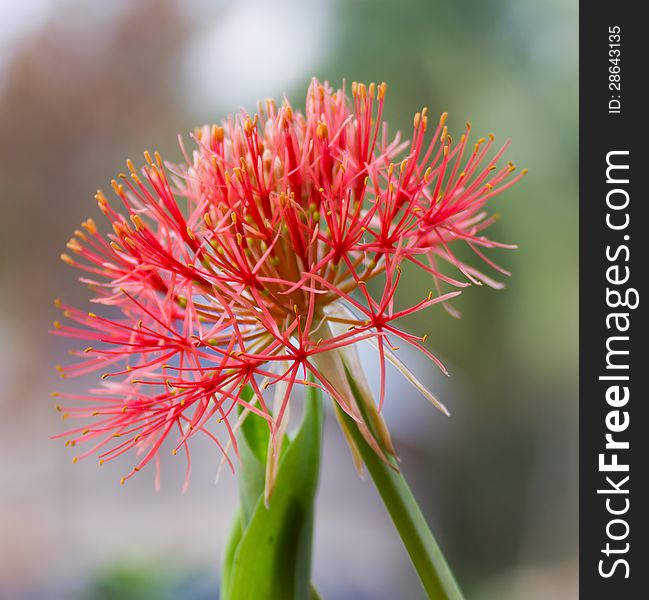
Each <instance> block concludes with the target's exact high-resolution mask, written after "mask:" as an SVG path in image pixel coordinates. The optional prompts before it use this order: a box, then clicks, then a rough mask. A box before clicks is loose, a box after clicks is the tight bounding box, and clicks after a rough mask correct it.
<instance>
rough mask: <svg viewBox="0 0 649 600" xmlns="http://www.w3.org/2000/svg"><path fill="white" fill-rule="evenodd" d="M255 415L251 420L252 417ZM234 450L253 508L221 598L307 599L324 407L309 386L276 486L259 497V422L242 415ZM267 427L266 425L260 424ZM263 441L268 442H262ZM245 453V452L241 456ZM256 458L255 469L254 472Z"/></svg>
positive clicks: (244, 495)
mask: <svg viewBox="0 0 649 600" xmlns="http://www.w3.org/2000/svg"><path fill="white" fill-rule="evenodd" d="M253 417H256V418H253ZM249 421H250V423H249V425H248V429H247V430H244V431H243V435H242V436H241V438H242V443H241V444H240V448H239V452H240V454H242V458H241V462H242V466H246V467H247V468H248V470H249V473H248V475H247V476H246V477H245V479H246V481H245V482H243V483H242V484H241V486H242V498H241V500H242V509H243V511H244V512H245V508H244V504H246V503H249V502H250V500H251V498H252V495H253V493H255V490H256V491H257V492H258V496H257V501H256V504H255V506H254V510H253V511H252V512H251V515H250V518H249V520H248V521H247V524H246V520H245V518H244V520H243V521H242V522H243V523H244V524H245V525H244V531H243V535H242V537H241V540H240V541H239V543H238V545H237V549H236V551H235V553H234V557H233V560H232V563H231V566H230V569H229V573H228V575H227V577H226V581H227V588H225V591H224V594H223V596H224V600H249V599H250V598H254V599H255V600H309V598H312V597H313V596H312V591H311V585H310V572H311V545H312V537H313V516H314V501H315V494H316V489H317V485H318V478H319V471H320V446H321V437H322V435H321V434H322V422H323V408H322V400H321V398H320V392H319V390H317V389H315V388H308V390H307V397H306V401H305V408H304V418H303V420H302V423H301V425H300V427H299V430H298V432H297V434H296V436H295V438H294V439H293V440H292V441H291V442H290V443H289V444H288V445H287V446H286V447H285V448H284V449H283V452H282V457H281V459H280V465H279V470H278V474H277V482H276V485H275V490H274V493H273V495H272V496H271V498H270V502H269V506H268V508H267V507H266V506H265V505H264V501H263V485H264V471H263V469H264V457H265V452H266V449H265V448H264V453H263V454H261V453H260V450H261V448H262V447H263V445H262V444H263V438H261V437H260V435H261V432H260V426H261V424H262V423H259V422H257V421H262V422H263V419H261V418H260V417H257V416H256V415H250V416H249V417H248V418H247V419H246V423H248V422H249ZM265 427H266V428H267V425H265ZM266 444H267V442H266ZM244 453H248V454H245V457H244ZM253 459H254V460H256V461H258V463H259V464H258V466H259V469H260V470H259V471H257V472H255V468H256V467H255V462H254V461H253Z"/></svg>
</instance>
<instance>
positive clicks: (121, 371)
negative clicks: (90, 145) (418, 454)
mask: <svg viewBox="0 0 649 600" xmlns="http://www.w3.org/2000/svg"><path fill="white" fill-rule="evenodd" d="M385 92H386V86H385V84H381V85H379V86H375V85H374V84H370V85H369V86H367V87H366V86H365V85H363V84H356V83H354V84H353V85H352V98H351V100H350V99H349V98H348V97H347V96H346V94H345V92H344V90H338V91H334V90H333V89H332V88H330V87H329V86H328V85H327V84H324V85H323V84H320V83H319V82H318V81H316V80H314V81H313V82H312V84H311V86H310V87H309V90H308V93H307V98H306V110H305V114H304V115H303V114H301V113H299V112H297V111H294V110H293V109H292V107H291V106H290V105H289V104H288V102H287V101H285V102H284V103H283V104H282V106H281V107H279V108H278V107H277V105H276V104H275V102H273V101H272V100H267V101H266V102H265V103H263V104H262V103H260V104H259V107H258V112H257V113H256V114H255V115H254V116H250V115H248V114H246V113H242V114H240V115H239V116H237V117H230V118H229V119H228V120H227V121H225V122H224V123H222V125H220V126H217V125H214V126H212V127H207V126H206V127H203V128H202V129H198V130H196V131H195V133H194V136H193V137H194V140H195V142H196V148H195V149H194V150H193V152H192V153H191V155H190V154H188V152H186V151H185V149H184V148H183V154H184V157H185V164H182V165H178V166H175V165H169V164H166V163H163V161H162V159H161V158H160V156H159V155H158V154H157V153H156V154H155V156H154V157H151V156H150V155H149V153H148V152H145V159H146V165H145V166H144V167H143V168H142V169H141V170H139V171H138V170H136V168H135V167H134V166H133V164H132V163H131V161H128V167H129V169H130V176H126V175H121V176H120V181H119V182H117V181H113V188H114V191H115V193H116V195H117V197H118V198H119V200H121V204H122V207H121V208H120V209H119V210H118V209H115V208H113V207H111V205H110V204H109V202H108V200H107V199H106V197H105V196H104V194H103V193H102V192H101V191H100V192H98V193H97V196H96V197H97V200H98V202H99V207H100V208H101V211H102V212H103V213H104V215H105V216H106V217H107V218H108V220H109V221H110V222H111V224H112V228H113V232H112V233H111V234H109V235H108V236H103V235H102V234H101V233H99V231H98V229H97V227H96V225H95V223H94V222H93V221H92V220H90V219H89V220H88V221H86V222H85V223H83V231H81V230H78V231H76V232H75V237H73V238H72V240H70V242H69V243H68V248H69V249H70V250H71V251H72V252H73V253H74V254H75V255H76V256H77V257H78V258H76V257H75V258H73V257H72V256H71V255H68V254H64V255H62V259H63V260H64V261H65V262H67V263H69V264H72V265H74V266H76V267H78V268H80V269H82V270H83V271H85V272H86V274H87V275H85V276H84V277H83V278H82V281H83V282H85V283H87V284H90V286H91V289H92V290H93V291H94V292H95V294H96V295H95V298H94V299H93V302H95V303H98V304H102V305H107V306H108V307H113V308H112V310H109V309H107V310H106V314H110V315H113V316H110V317H109V316H105V317H104V316H99V315H95V314H94V313H84V312H80V311H78V310H76V309H73V308H71V307H69V306H65V305H63V304H60V303H58V305H59V306H60V307H61V308H62V309H63V311H64V313H63V314H64V316H65V317H67V318H68V319H69V320H70V321H71V322H72V324H71V325H66V326H62V325H60V324H59V323H58V322H57V323H55V328H54V330H53V333H55V334H58V335H64V336H67V337H72V338H77V339H83V340H88V341H89V342H90V343H91V344H92V345H91V347H88V348H86V349H85V350H84V351H81V352H77V353H76V354H78V356H79V358H80V361H79V362H77V363H76V364H73V365H70V366H66V367H63V368H61V369H60V370H61V373H62V374H63V375H80V374H83V373H87V372H90V371H93V370H102V371H104V375H103V376H102V378H103V379H104V382H103V384H102V386H101V387H99V388H98V389H95V390H91V391H90V393H89V394H88V395H86V396H81V397H79V396H73V395H70V394H57V395H60V396H62V397H65V398H68V399H71V400H76V401H78V402H76V403H74V405H73V406H70V407H65V408H61V410H62V411H63V412H64V416H65V417H69V418H71V419H80V420H83V421H84V422H87V421H89V423H86V424H84V425H81V426H79V427H78V428H75V429H72V430H70V431H68V432H66V433H65V434H63V435H65V436H68V437H69V442H68V443H70V444H72V445H76V444H80V443H81V442H87V443H88V446H89V447H88V450H87V451H85V452H84V453H83V454H81V455H80V456H79V458H81V457H84V456H87V455H89V454H92V453H99V456H100V459H101V461H100V462H103V461H104V460H107V459H110V458H114V457H115V456H118V455H120V454H122V453H124V452H126V451H127V450H130V449H131V448H135V449H136V450H137V455H138V460H137V463H136V466H135V467H134V468H133V470H132V471H131V472H130V473H129V474H128V475H127V476H126V477H125V478H124V479H127V478H129V477H130V476H131V475H132V474H133V473H135V472H136V471H138V470H139V469H141V468H142V467H143V466H144V465H145V464H146V463H147V462H149V461H150V460H151V459H152V458H154V457H156V458H158V452H159V449H160V446H161V444H162V443H163V441H164V440H165V438H167V437H172V438H173V439H174V441H175V448H174V450H173V452H174V454H175V453H176V451H177V450H182V451H184V452H185V453H186V455H187V459H188V470H187V472H188V473H189V448H188V441H189V438H190V437H191V436H192V435H194V434H195V433H197V432H201V433H204V434H205V435H207V436H209V437H210V438H212V439H213V440H214V441H215V442H216V444H217V445H218V446H219V448H220V449H221V450H222V451H223V452H224V454H225V456H226V459H227V460H228V461H230V459H229V458H228V447H229V445H230V444H231V445H232V446H233V447H234V450H235V452H236V438H235V435H234V433H235V430H236V428H237V426H238V423H239V421H240V417H239V416H238V413H237V411H235V407H237V406H241V407H243V408H244V409H245V410H244V413H243V414H244V415H245V414H247V412H248V411H250V412H254V413H257V414H259V415H261V416H262V417H263V418H264V419H266V420H267V421H268V424H269V426H270V428H271V433H272V436H271V439H272V440H273V442H274V441H275V440H277V439H278V438H279V436H281V434H282V432H283V431H284V427H285V423H286V418H285V417H286V413H287V409H288V403H289V397H290V395H291V392H292V390H293V388H294V386H295V385H297V384H302V385H314V386H318V387H320V388H322V389H323V390H324V391H326V392H327V393H328V394H329V395H330V396H331V397H332V398H333V399H334V400H335V401H336V402H337V403H338V404H339V405H340V407H341V408H342V409H343V410H344V411H345V412H346V413H348V414H349V415H350V416H351V417H352V418H354V419H355V420H356V421H357V422H358V423H359V425H360V427H361V430H362V431H363V432H364V435H365V437H366V439H367V440H368V442H369V443H370V444H371V445H372V446H373V447H374V448H375V449H376V451H377V452H378V453H380V454H382V455H386V454H390V453H392V452H393V449H392V446H391V442H390V440H389V436H388V434H387V429H385V426H384V425H383V423H382V420H381V418H380V416H379V413H378V409H380V406H381V404H382V402H383V396H384V387H385V361H386V359H387V360H390V361H392V362H393V363H394V364H396V365H397V366H398V367H399V368H400V369H401V370H402V371H403V372H404V374H405V375H406V377H407V378H408V380H409V381H411V382H412V383H413V384H415V385H416V386H417V387H418V388H419V389H420V390H421V391H422V392H423V393H424V394H425V395H426V396H427V397H428V398H429V399H430V400H432V401H433V402H434V403H436V404H437V405H438V406H439V407H440V408H442V409H443V410H445V409H444V408H443V407H442V406H441V405H440V404H439V403H438V402H437V400H436V399H435V398H434V396H432V394H430V392H428V391H426V390H425V389H424V388H423V386H421V384H419V383H418V382H417V380H416V379H415V378H414V376H413V375H412V374H411V373H410V372H409V371H408V370H407V368H406V367H405V366H404V365H403V364H402V363H401V362H400V361H399V360H398V359H397V358H396V356H395V355H394V350H395V349H396V346H395V344H397V343H401V342H405V343H408V344H410V345H412V346H414V347H415V348H417V349H418V350H420V351H421V352H423V353H424V354H426V355H427V356H428V357H429V358H430V359H431V360H432V361H434V362H435V363H436V364H438V365H439V366H440V367H441V368H442V369H443V366H442V365H441V363H440V362H439V361H438V360H437V359H436V358H435V357H434V356H433V355H431V354H430V353H429V352H428V351H427V350H426V349H425V348H424V345H423V342H424V341H425V336H424V337H423V338H422V337H418V336H415V335H411V334H408V333H405V332H403V331H400V330H399V329H398V327H397V324H396V322H397V321H398V319H399V318H400V317H402V316H404V315H407V314H410V313H413V312H416V311H419V310H422V309H424V308H427V307H428V306H430V305H432V304H437V303H446V301H447V300H449V299H450V298H452V297H453V296H456V295H457V294H458V293H459V291H452V292H449V293H442V292H441V284H442V283H443V282H445V283H448V284H451V285H453V286H456V287H464V286H466V285H469V283H479V282H485V283H488V284H490V285H498V284H496V283H495V282H494V281H493V280H492V279H491V278H489V277H487V276H486V275H484V274H482V273H481V272H480V271H478V270H477V269H475V268H474V267H472V266H469V265H467V264H465V263H464V262H462V261H460V260H459V259H458V258H457V257H456V256H455V254H454V253H453V250H452V246H453V245H454V243H455V242H456V241H457V240H462V241H464V242H465V243H466V244H468V245H469V246H470V247H471V248H472V249H473V250H474V251H475V252H476V254H477V255H478V256H479V257H481V258H482V259H484V260H485V261H486V262H487V263H488V264H489V265H490V266H492V267H495V265H494V264H493V263H492V262H491V261H489V260H488V259H487V258H486V257H485V256H484V254H483V253H482V250H481V248H491V247H497V246H500V247H504V246H503V245H502V244H497V243H495V242H492V241H490V240H488V239H487V238H485V237H484V236H483V235H482V231H483V229H485V228H486V227H487V226H488V225H490V224H491V222H492V221H493V217H490V216H489V215H488V214H487V212H486V211H485V207H486V204H487V202H488V200H489V199H490V198H492V197H493V196H495V195H496V194H498V193H500V192H501V191H503V190H504V189H506V188H508V187H509V186H511V185H512V184H513V183H515V182H516V181H517V180H518V179H519V178H520V177H521V176H522V175H523V174H524V173H525V171H522V172H521V173H519V174H518V175H514V170H515V169H514V166H513V165H512V164H511V163H508V164H505V165H504V166H499V163H500V159H501V157H502V155H503V153H504V151H505V149H506V147H507V144H505V146H503V147H502V148H501V149H500V150H498V151H497V152H495V153H493V154H492V153H491V147H492V144H493V136H490V137H489V139H487V140H485V139H480V140H478V142H477V143H475V144H474V145H469V141H468V140H469V130H470V126H469V125H468V124H467V127H466V131H465V133H464V134H463V135H462V136H461V138H460V140H459V142H458V143H457V144H453V143H452V140H451V138H450V136H449V135H448V134H447V129H446V126H445V124H444V123H445V120H446V114H443V115H442V117H441V119H440V120H439V122H438V124H437V125H436V127H435V128H434V132H433V135H432V137H429V138H428V140H427V139H426V133H427V129H428V117H427V114H426V110H423V111H422V112H421V113H418V114H417V115H416V116H415V119H414V131H413V139H412V142H409V143H407V142H401V141H400V138H399V135H398V134H397V135H396V136H395V137H394V138H390V137H388V132H387V125H386V124H385V123H384V122H383V121H382V112H383V103H384V97H385ZM398 157H402V158H401V162H399V163H396V164H395V161H397V160H398ZM440 260H441V261H445V262H448V263H451V265H453V266H455V267H456V268H457V270H458V271H459V274H460V277H459V278H452V277H450V276H448V275H446V274H443V273H442V272H441V271H440V270H439V269H438V262H439V261H440ZM404 261H410V262H412V263H414V264H416V265H418V266H419V267H421V268H423V269H425V270H426V271H428V272H430V274H431V275H432V277H433V279H434V281H435V284H436V289H437V292H436V294H433V293H432V292H431V293H430V294H429V295H428V296H427V297H426V298H423V299H418V300H417V301H416V302H414V304H413V305H412V306H411V307H409V308H407V309H405V310H395V308H394V297H395V293H396V290H397V288H398V287H399V284H400V281H401V267H400V265H401V264H402V263H403V262H404ZM496 268H498V267H496ZM499 270H500V269H499ZM501 271H502V270H501ZM372 278H378V279H379V280H380V281H381V284H382V286H383V293H382V294H381V296H380V298H376V299H375V298H373V297H372V295H371V294H370V291H369V290H368V288H367V286H366V283H367V282H368V281H369V280H370V279H372ZM115 309H117V310H115ZM450 310H452V309H450ZM98 312H103V311H99V310H98ZM115 314H119V316H114V315H115ZM361 341H366V342H369V343H371V344H373V345H374V346H375V347H376V348H377V350H378V357H379V364H380V372H381V394H380V399H379V403H378V407H377V406H375V404H374V402H373V400H372V399H371V395H370V394H369V392H368V390H367V385H366V384H365V382H364V379H363V376H362V373H360V372H359V371H358V369H357V367H356V366H355V365H356V357H355V354H354V352H355V348H354V346H355V345H356V344H357V343H359V342H361ZM345 368H348V369H352V370H353V374H354V377H355V379H357V380H358V381H359V384H358V385H359V388H360V389H361V392H362V394H361V395H362V397H363V399H364V400H363V402H364V411H362V412H363V413H364V414H366V415H368V414H369V417H366V418H367V419H368V420H369V421H372V422H373V423H371V424H370V423H367V422H365V420H364V419H363V418H362V417H361V411H360V410H359V407H358V405H357V404H356V401H355V400H354V396H353V395H352V394H351V392H350V390H349V384H348V383H347V379H346V376H345ZM268 387H274V388H275V390H276V394H275V396H276V399H275V403H274V407H270V406H268V405H267V403H266V399H265V397H264V394H263V391H264V390H265V389H266V388H268ZM250 388H251V389H252V390H253V392H254V396H253V399H250V397H249V395H248V393H247V392H246V391H244V390H246V389H250ZM370 425H371V426H370ZM219 430H221V431H225V432H226V433H227V436H228V437H229V441H228V442H227V443H225V442H221V441H219V433H218V432H219ZM372 432H374V433H372ZM377 432H378V433H377ZM276 448H277V445H276V444H274V443H273V444H271V449H270V450H269V457H270V458H271V460H269V465H270V466H269V489H270V485H271V484H272V472H273V469H274V466H276V465H275V464H274V463H275V461H276V459H277V452H276ZM230 464H231V463H230Z"/></svg>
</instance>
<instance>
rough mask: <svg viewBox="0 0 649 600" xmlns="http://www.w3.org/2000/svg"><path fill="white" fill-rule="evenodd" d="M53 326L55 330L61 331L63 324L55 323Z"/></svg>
mask: <svg viewBox="0 0 649 600" xmlns="http://www.w3.org/2000/svg"><path fill="white" fill-rule="evenodd" d="M52 325H54V329H61V323H59V322H58V321H54V323H52Z"/></svg>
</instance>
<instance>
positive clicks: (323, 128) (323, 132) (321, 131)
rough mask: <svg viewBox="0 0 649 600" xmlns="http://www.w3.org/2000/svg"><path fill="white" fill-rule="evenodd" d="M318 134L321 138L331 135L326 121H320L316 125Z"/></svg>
mask: <svg viewBox="0 0 649 600" xmlns="http://www.w3.org/2000/svg"><path fill="white" fill-rule="evenodd" d="M316 135H317V136H318V138H319V139H321V140H323V139H325V138H326V137H327V136H328V135H329V129H328V128H327V125H326V123H323V122H322V121H318V125H317V126H316Z"/></svg>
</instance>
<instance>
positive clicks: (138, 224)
mask: <svg viewBox="0 0 649 600" xmlns="http://www.w3.org/2000/svg"><path fill="white" fill-rule="evenodd" d="M131 223H133V225H135V229H136V230H137V231H142V230H143V229H144V222H143V221H142V219H141V218H140V215H131Z"/></svg>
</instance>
